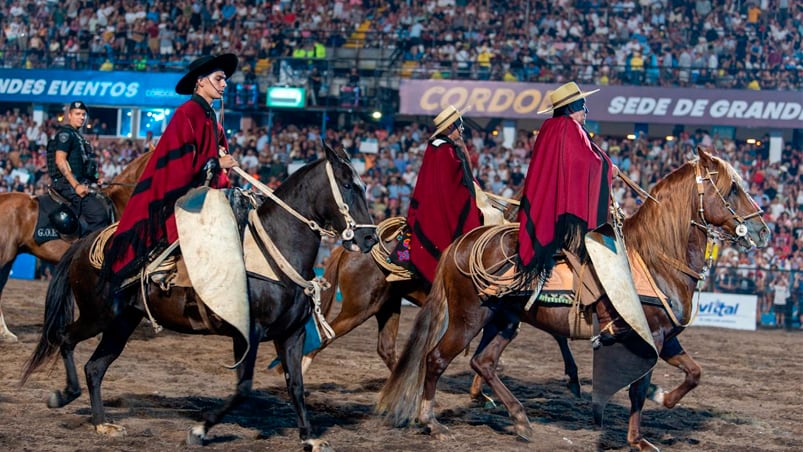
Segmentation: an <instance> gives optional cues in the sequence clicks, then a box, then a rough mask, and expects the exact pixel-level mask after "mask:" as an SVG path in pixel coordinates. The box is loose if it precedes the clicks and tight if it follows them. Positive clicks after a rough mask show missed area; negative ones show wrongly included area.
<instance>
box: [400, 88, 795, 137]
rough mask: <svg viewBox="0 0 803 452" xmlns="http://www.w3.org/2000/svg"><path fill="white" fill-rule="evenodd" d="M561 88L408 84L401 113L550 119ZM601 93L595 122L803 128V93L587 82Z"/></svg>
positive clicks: (595, 99)
mask: <svg viewBox="0 0 803 452" xmlns="http://www.w3.org/2000/svg"><path fill="white" fill-rule="evenodd" d="M557 87H558V85H556V84H544V83H507V82H481V81H472V80H402V81H401V85H400V88H399V98H400V99H401V107H400V113H401V114H405V115H425V116H436V115H437V114H438V113H440V112H441V111H442V110H443V108H444V107H445V106H447V105H449V104H452V105H454V106H455V107H457V108H459V109H460V110H463V111H467V113H466V114H467V116H474V117H496V118H509V119H516V118H520V119H524V118H527V119H538V118H541V119H547V118H548V117H549V116H548V115H537V114H536V113H537V112H538V111H541V110H544V109H546V108H547V107H549V106H550V102H549V93H550V91H551V90H553V89H555V88H557ZM580 88H581V89H582V90H583V91H589V90H592V89H597V88H598V89H600V91H599V92H597V93H595V94H594V95H593V96H591V98H590V100H589V109H590V113H589V117H590V118H591V119H593V120H595V121H608V122H634V123H650V124H688V125H695V124H697V125H707V126H715V125H723V126H747V127H772V128H778V129H781V128H800V127H801V124H803V92H802V91H753V90H726V89H708V88H705V89H704V88H656V87H641V86H595V85H586V84H581V85H580Z"/></svg>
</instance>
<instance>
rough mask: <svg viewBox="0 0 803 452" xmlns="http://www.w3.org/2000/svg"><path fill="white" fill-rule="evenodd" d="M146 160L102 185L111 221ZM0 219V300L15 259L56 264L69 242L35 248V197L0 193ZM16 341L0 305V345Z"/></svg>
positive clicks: (142, 158) (144, 157) (144, 156)
mask: <svg viewBox="0 0 803 452" xmlns="http://www.w3.org/2000/svg"><path fill="white" fill-rule="evenodd" d="M150 156H151V153H150V152H147V153H145V154H142V155H140V156H139V157H137V158H136V159H135V160H134V161H132V162H131V163H130V164H128V165H127V166H126V167H125V168H124V169H123V171H122V172H121V173H120V174H118V175H117V177H115V178H114V179H113V180H112V181H111V183H108V184H105V185H104V187H103V188H102V189H101V192H102V193H103V195H105V196H108V197H109V199H110V200H111V202H112V205H113V206H114V215H115V218H120V214H121V213H122V212H123V208H124V207H125V205H126V204H127V203H128V198H130V197H131V192H132V191H133V190H134V185H136V183H137V180H139V176H140V174H142V170H143V169H145V164H146V163H148V159H150ZM44 196H47V195H44ZM0 216H2V217H3V226H2V228H0V297H2V294H3V288H5V286H6V283H7V282H8V277H9V275H10V273H11V266H12V264H13V263H14V259H15V258H16V257H17V255H19V254H20V253H30V254H33V255H34V256H36V257H38V258H39V259H42V260H43V261H46V262H52V263H56V262H58V261H59V260H60V259H61V256H63V255H64V252H65V251H67V248H69V247H70V243H72V241H67V240H64V239H56V240H50V241H47V242H44V243H42V244H41V245H40V244H37V242H36V241H35V240H34V229H35V228H36V223H37V221H38V220H39V199H38V198H37V197H33V196H30V195H28V194H25V193H19V192H8V193H0ZM16 340H17V336H15V335H14V334H13V333H12V332H11V331H10V330H9V329H8V326H6V321H5V319H4V318H3V309H2V303H0V342H16Z"/></svg>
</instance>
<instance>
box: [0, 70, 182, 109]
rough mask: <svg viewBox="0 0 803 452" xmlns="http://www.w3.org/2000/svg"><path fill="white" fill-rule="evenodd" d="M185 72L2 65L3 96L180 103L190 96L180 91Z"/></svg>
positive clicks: (159, 104)
mask: <svg viewBox="0 0 803 452" xmlns="http://www.w3.org/2000/svg"><path fill="white" fill-rule="evenodd" d="M182 75H183V74H181V73H178V72H175V73H173V72H169V73H151V72H123V71H109V72H104V71H64V70H41V69H0V98H2V99H3V101H4V102H31V103H48V104H50V103H54V104H57V103H64V104H66V103H69V102H71V101H73V100H76V99H80V100H82V101H84V103H86V104H87V105H101V106H110V107H111V106H131V107H176V106H178V105H181V103H182V102H184V101H186V100H187V96H182V95H179V94H176V91H175V87H176V83H177V82H178V80H179V79H180V78H181V76H182Z"/></svg>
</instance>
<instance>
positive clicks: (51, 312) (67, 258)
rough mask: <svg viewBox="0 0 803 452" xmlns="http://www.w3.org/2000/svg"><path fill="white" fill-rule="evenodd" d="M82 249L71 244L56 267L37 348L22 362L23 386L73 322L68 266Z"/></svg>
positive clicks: (60, 340) (73, 312)
mask: <svg viewBox="0 0 803 452" xmlns="http://www.w3.org/2000/svg"><path fill="white" fill-rule="evenodd" d="M80 249H82V247H80V246H77V245H73V246H71V247H70V248H69V249H68V250H67V252H66V253H65V254H64V256H63V257H62V259H61V261H59V263H58V265H56V268H55V270H54V271H53V277H52V279H51V281H50V285H49V286H48V287H47V295H46V296H45V324H44V327H43V328H42V335H41V337H40V338H39V343H38V344H37V345H36V349H35V350H34V351H33V354H31V357H30V358H28V361H27V362H26V363H25V368H24V369H23V372H22V378H21V379H20V385H24V384H25V382H26V381H27V380H28V378H29V377H30V376H31V374H32V373H33V372H34V371H35V370H36V369H38V368H39V367H40V366H41V365H42V364H44V363H45V362H47V361H48V359H49V358H51V357H52V356H53V354H54V353H56V351H58V349H59V348H60V347H61V345H62V343H63V342H64V331H65V330H66V328H67V326H68V325H69V324H70V323H72V322H73V319H74V315H75V309H74V308H75V298H73V295H72V290H71V287H70V278H69V273H70V266H71V264H72V261H73V257H75V255H76V253H77V252H78V250H80Z"/></svg>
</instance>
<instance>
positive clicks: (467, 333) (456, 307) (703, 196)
mask: <svg viewBox="0 0 803 452" xmlns="http://www.w3.org/2000/svg"><path fill="white" fill-rule="evenodd" d="M650 194H651V199H648V200H647V201H645V203H644V204H642V206H641V207H640V208H639V209H638V211H637V212H636V213H635V214H633V215H632V216H630V217H628V218H626V219H625V220H624V222H623V225H622V228H623V235H624V238H625V243H626V244H627V248H628V249H629V250H633V251H635V252H636V253H638V254H639V255H640V256H641V258H642V260H643V262H644V264H645V265H644V267H643V268H644V269H645V272H649V274H651V275H652V277H653V281H654V283H655V284H656V285H657V287H658V289H660V291H662V292H663V294H666V296H667V298H668V299H669V302H668V303H667V304H663V303H657V304H653V303H645V301H644V300H643V299H642V300H641V301H642V306H641V307H642V308H643V312H644V315H645V317H646V322H647V324H648V325H649V330H650V331H649V333H651V336H652V340H653V341H654V345H655V350H653V349H650V350H649V351H650V352H652V353H654V352H656V351H657V352H658V353H659V354H660V355H661V356H662V357H664V359H667V360H678V361H675V362H680V360H682V358H679V356H682V355H684V354H685V353H684V352H683V349H682V347H680V344H679V342H677V341H673V338H675V337H676V336H677V335H678V334H679V333H680V332H681V331H683V329H684V328H685V327H686V326H687V325H688V324H689V323H691V321H692V319H693V316H694V315H695V312H694V311H695V308H696V305H693V295H694V291H695V290H696V287H697V284H698V282H699V281H700V280H701V279H703V278H704V277H705V271H706V270H707V267H708V265H710V259H711V258H710V254H709V253H710V249H711V248H710V247H712V246H713V245H714V244H715V243H716V242H717V241H719V240H728V241H732V242H734V243H735V244H736V245H737V246H738V247H740V248H742V249H750V248H752V247H755V246H759V247H763V246H766V245H767V243H768V241H769V237H770V231H769V229H768V228H767V225H766V224H765V223H764V221H763V220H762V218H761V214H762V211H761V209H760V208H759V207H758V206H757V205H756V203H755V202H754V201H753V200H752V199H751V198H750V196H749V194H748V193H747V192H746V191H745V189H744V188H743V187H742V180H741V178H740V177H739V176H738V174H737V173H736V172H735V170H734V169H733V167H732V166H730V164H728V163H727V162H725V161H724V160H722V159H720V158H718V157H715V156H712V155H710V154H709V153H708V152H706V151H705V150H703V149H702V148H698V155H697V157H696V158H695V159H693V160H690V161H688V162H686V163H684V164H683V165H682V166H680V167H679V168H678V169H676V170H674V171H672V172H671V173H669V174H668V175H667V176H665V177H664V178H662V179H661V180H659V181H658V182H657V183H656V184H655V186H654V187H653V188H652V190H651V192H650ZM488 230H489V228H487V227H483V228H478V229H475V230H473V231H471V232H469V233H468V234H466V235H464V236H463V237H461V238H459V239H457V240H456V241H455V242H453V244H452V245H451V246H450V247H449V248H448V249H447V250H446V251H445V253H444V255H443V256H442V257H441V260H440V262H439V267H438V269H437V272H436V277H435V281H434V283H433V288H432V290H431V291H430V293H429V296H428V299H427V302H426V303H425V305H424V307H423V308H422V309H421V311H420V312H419V313H418V315H417V316H416V319H415V323H414V327H413V331H412V333H411V335H410V339H409V341H408V342H407V344H406V346H405V349H404V351H403V353H402V355H401V357H400V359H399V362H398V364H397V365H396V367H395V368H394V370H393V372H392V373H391V376H390V377H389V378H388V380H387V381H386V383H385V385H384V387H383V388H382V390H381V392H380V397H379V401H378V403H377V407H376V408H377V411H378V412H379V413H380V414H382V415H384V416H385V417H386V418H387V420H388V421H390V422H392V423H393V424H395V425H404V424H407V423H409V422H411V421H412V420H413V419H416V418H417V419H418V422H419V423H421V424H423V425H425V426H426V428H427V429H428V430H429V431H430V432H431V433H432V434H433V435H435V436H436V437H448V436H449V433H448V429H446V427H444V426H443V425H441V424H440V423H439V422H438V421H437V419H436V418H435V413H434V408H433V407H434V404H435V389H436V385H437V382H438V379H439V378H440V376H441V374H442V373H443V372H444V371H445V369H446V367H447V366H448V365H449V363H450V362H451V361H452V360H453V359H454V358H455V356H456V355H458V354H459V353H460V352H461V351H462V350H463V349H464V348H465V346H466V344H468V342H469V341H470V340H471V339H472V338H473V337H474V336H476V335H477V334H478V333H479V331H480V330H482V331H483V343H484V347H483V344H481V347H480V348H478V349H477V351H476V352H475V354H474V355H473V356H472V359H471V367H472V369H473V370H474V371H475V372H476V373H477V374H479V375H481V376H482V377H483V379H484V380H485V381H486V382H487V383H488V385H489V386H490V387H491V388H492V390H493V391H494V393H495V394H496V395H497V397H499V398H500V400H501V401H502V403H503V404H504V405H505V407H506V408H507V410H508V413H509V414H510V416H511V417H512V418H513V422H514V428H515V432H516V434H517V435H518V436H519V437H520V438H522V439H524V440H529V439H530V438H531V437H532V434H533V429H532V426H531V425H530V422H529V419H528V418H527V415H526V413H525V411H524V407H523V406H522V404H521V403H520V402H519V401H518V400H517V399H516V398H515V396H514V395H513V394H512V393H511V392H510V390H509V389H508V388H507V387H506V386H505V385H504V384H503V383H502V382H501V381H500V379H499V378H498V376H497V375H496V372H495V366H496V363H497V360H498V359H499V356H500V355H501V354H502V352H503V351H504V349H505V347H506V346H507V345H508V344H509V343H510V342H511V341H512V340H513V339H514V337H515V335H516V332H517V329H518V325H519V322H520V321H524V322H526V323H529V324H531V325H533V326H535V327H536V328H540V329H543V330H545V331H548V332H550V333H553V334H558V335H564V336H568V335H569V334H570V328H571V325H570V322H572V321H573V318H570V311H571V307H569V306H565V305H563V306H554V305H548V304H544V303H542V301H541V299H540V298H539V299H538V301H536V304H535V305H534V306H533V307H532V308H531V309H529V310H527V309H525V302H526V301H527V300H528V298H529V296H530V294H529V293H528V292H526V291H512V292H510V293H509V294H507V295H503V296H501V297H494V296H482V295H480V294H481V292H480V290H479V289H478V287H477V285H476V284H475V283H474V281H473V280H472V276H471V275H470V274H468V272H466V271H465V269H467V268H469V266H468V260H469V259H471V256H470V254H471V250H472V247H473V245H474V243H476V242H477V240H479V239H480V238H481V237H483V234H484V233H485V232H487V231H488ZM513 232H514V233H508V234H496V235H495V236H493V237H490V238H489V237H488V236H486V237H485V238H484V239H483V240H488V246H486V247H484V248H483V249H482V250H481V251H479V252H481V253H482V254H481V256H475V257H478V258H480V259H481V260H482V262H483V263H484V264H485V267H486V268H491V266H492V265H495V264H497V263H499V262H503V261H505V259H508V258H509V257H510V256H515V254H516V250H517V243H516V240H517V234H515V230H514V231H513ZM594 272H595V273H596V270H594ZM547 283H548V282H547ZM597 297H598V298H596V300H592V303H591V305H590V309H591V310H592V312H593V315H594V316H596V319H597V320H598V325H600V328H603V327H602V326H603V325H605V327H604V329H606V330H607V329H608V328H611V329H612V330H611V331H609V334H607V335H603V334H602V333H601V332H600V333H597V334H598V336H597V339H598V340H600V341H602V344H599V343H595V352H594V353H595V356H594V379H593V386H594V395H593V397H592V410H593V415H594V416H593V417H594V420H595V421H596V422H597V423H598V424H601V423H602V412H603V409H604V403H606V402H607V400H608V399H607V398H605V397H603V398H602V400H601V401H600V400H598V397H597V396H598V394H597V392H598V385H600V386H604V385H608V383H610V382H611V381H612V379H614V378H616V376H617V375H618V372H619V370H620V369H619V367H618V366H619V365H620V363H621V362H623V361H624V360H619V358H622V357H625V352H624V351H623V350H628V349H630V350H631V351H630V353H631V354H632V356H634V357H636V358H639V357H641V356H643V355H646V352H645V351H644V347H641V348H639V347H638V343H637V341H634V340H633V334H632V333H633V331H634V330H633V329H630V330H628V328H627V325H624V327H623V325H622V324H621V322H619V321H616V319H617V312H616V310H615V309H614V308H613V306H612V302H611V300H610V298H608V295H607V294H606V293H605V291H604V290H602V291H601V293H600V294H598V295H597ZM678 319H682V321H679V320H678ZM597 331H600V330H599V329H596V330H595V332H597ZM592 343H593V342H592ZM608 344H611V345H610V347H609V345H608ZM642 344H643V342H642ZM617 345H623V346H624V347H618V346H617ZM606 349H611V350H617V351H620V352H621V353H619V354H618V355H612V354H611V353H607V352H605V350H606ZM670 362H672V361H670ZM652 364H654V360H653V361H652ZM598 368H599V369H598ZM646 369H647V370H646V371H644V372H640V373H639V374H637V375H636V376H635V377H634V378H632V379H631V378H628V381H624V382H622V381H618V382H616V383H618V384H617V385H616V386H615V387H614V389H613V390H612V391H611V392H610V393H609V394H604V395H606V396H607V397H609V396H610V395H611V394H613V393H614V392H615V391H617V390H619V389H621V388H622V387H624V386H626V385H627V384H628V383H629V384H630V389H629V397H630V403H631V405H630V418H629V423H628V432H627V442H628V444H629V445H630V446H631V447H634V448H637V449H639V450H657V449H656V448H655V446H653V445H652V444H651V443H650V442H649V441H647V440H646V439H645V438H644V437H643V435H642V433H641V430H640V426H641V411H642V409H643V406H644V402H645V400H646V398H647V396H648V392H649V389H650V379H651V376H652V367H651V365H650V366H649V367H646ZM598 370H600V372H598ZM598 378H599V381H598ZM608 386H609V385H608ZM605 389H607V388H606V387H602V388H601V389H600V391H601V393H602V391H603V390H605ZM689 389H690V388H689Z"/></svg>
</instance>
